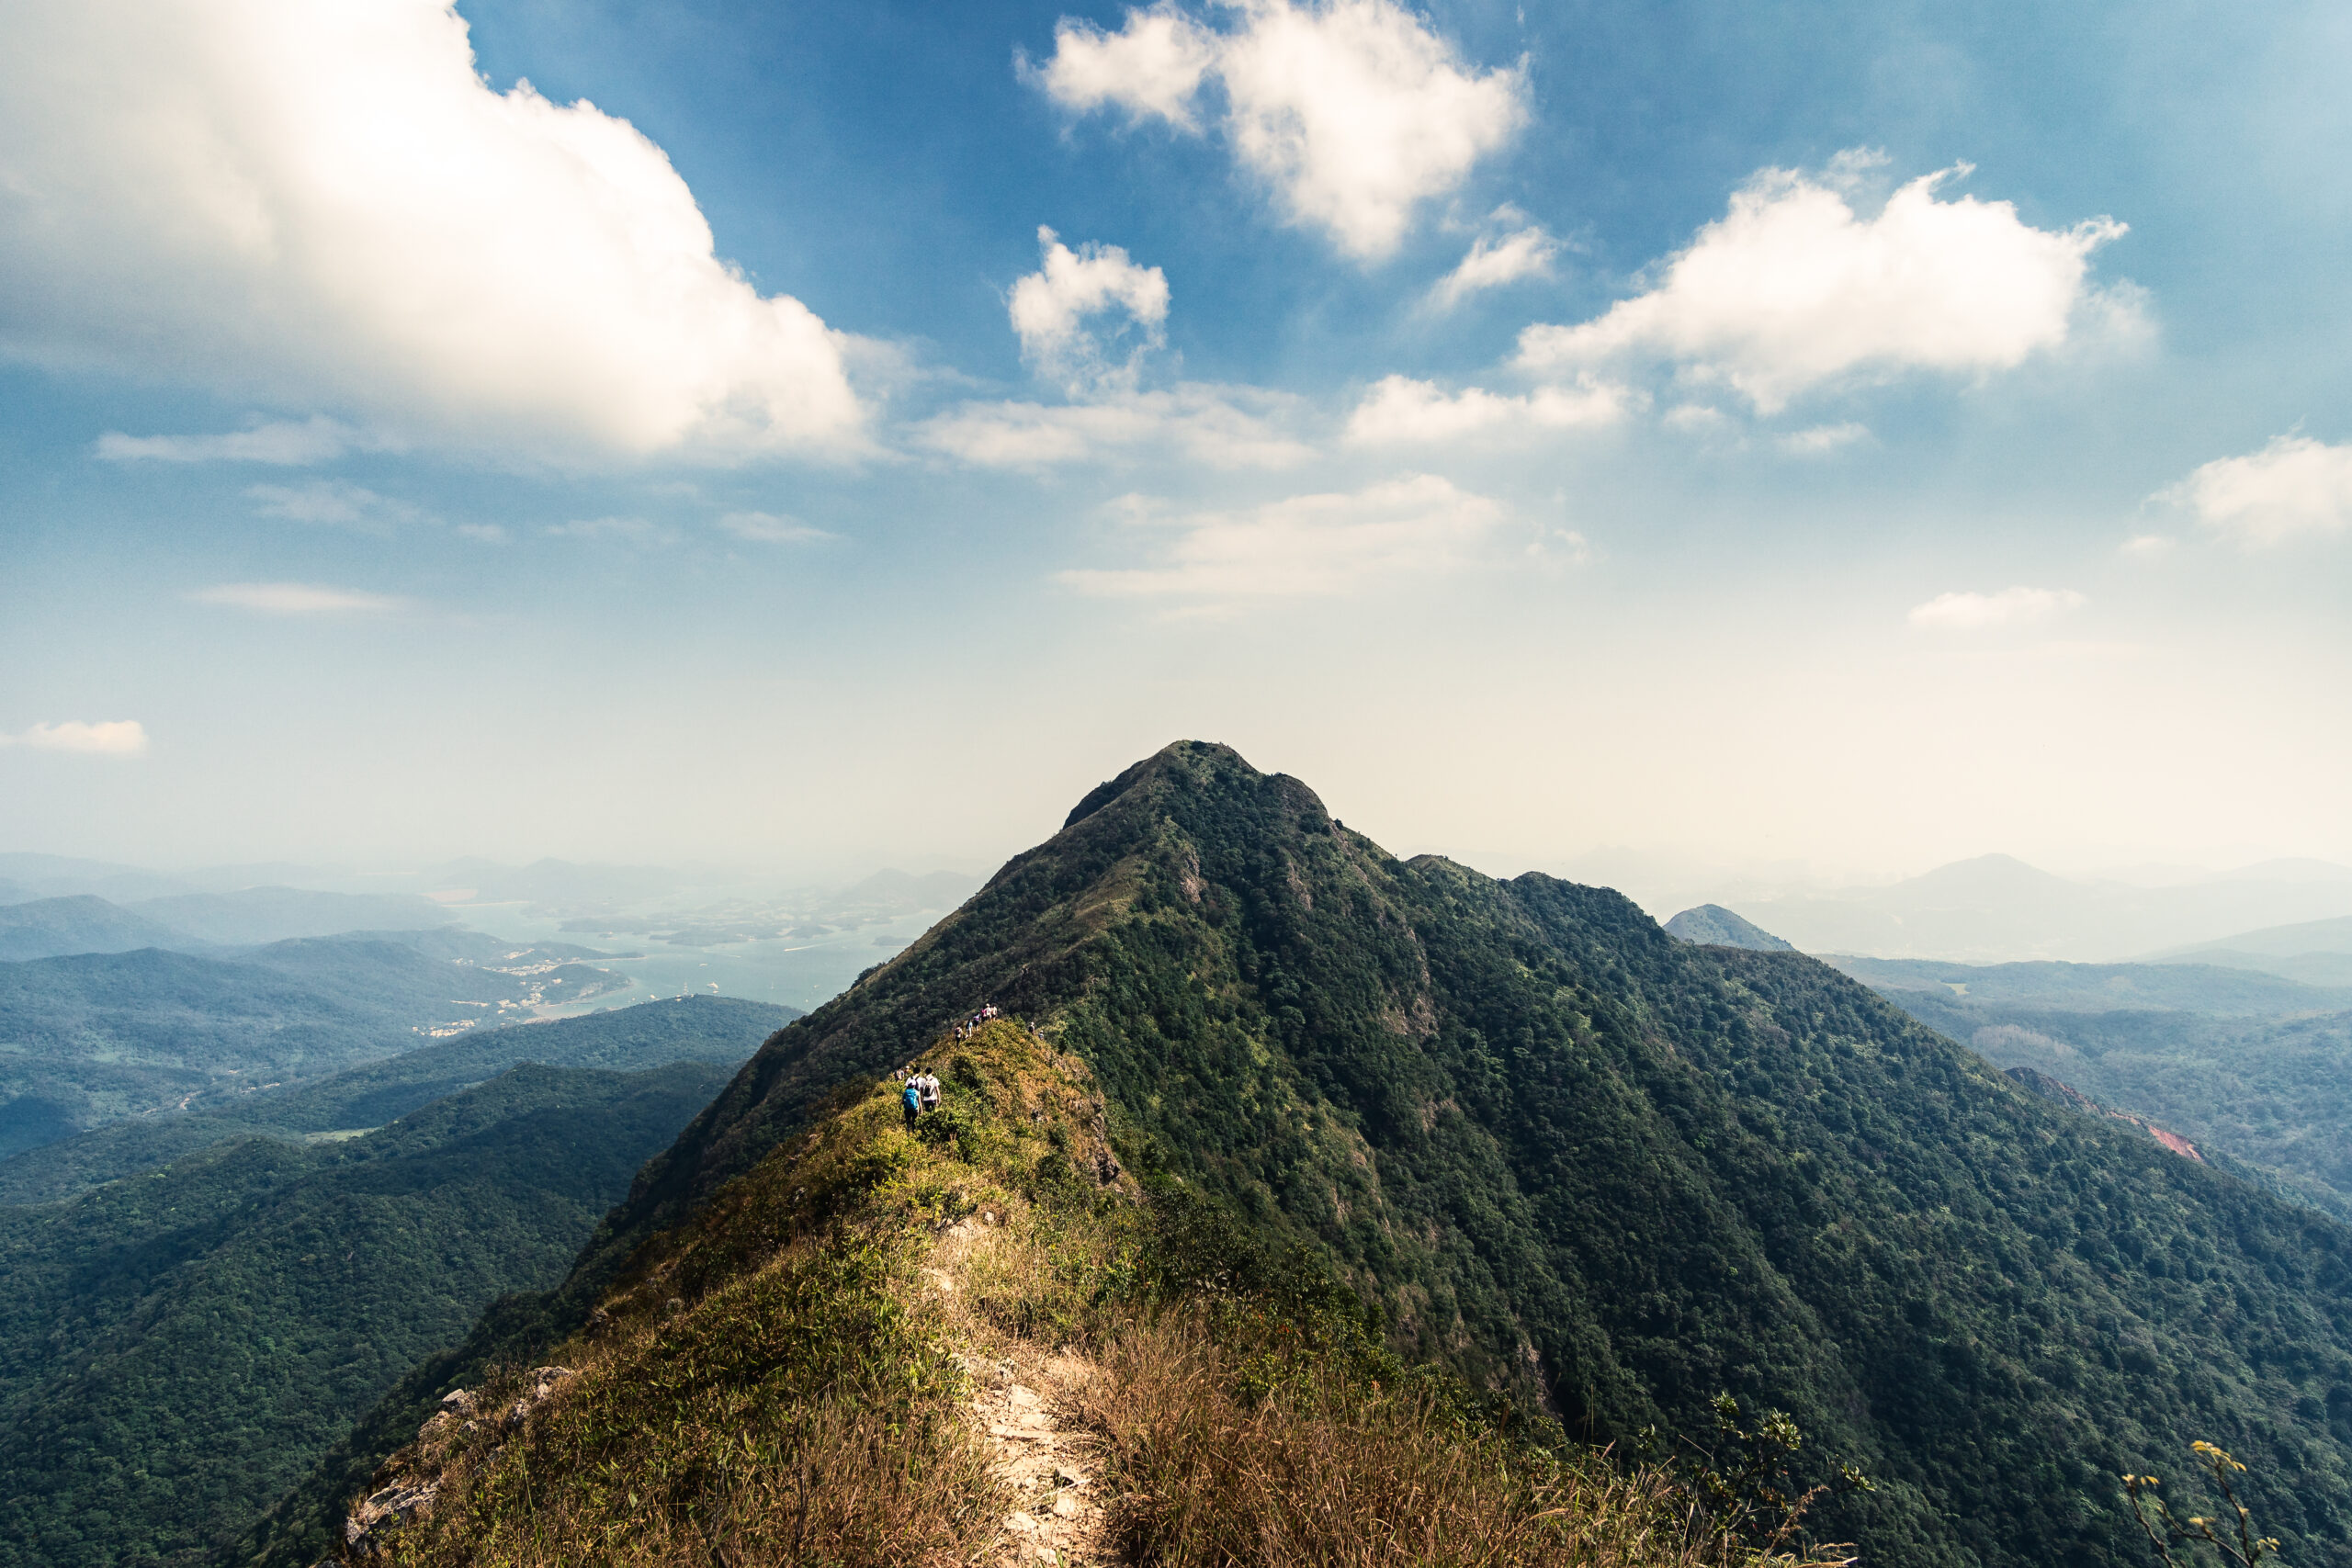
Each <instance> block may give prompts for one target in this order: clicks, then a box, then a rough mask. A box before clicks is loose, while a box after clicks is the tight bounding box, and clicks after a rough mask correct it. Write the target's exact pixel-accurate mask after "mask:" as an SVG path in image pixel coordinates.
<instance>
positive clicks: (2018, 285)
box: [1519, 153, 2131, 413]
mask: <svg viewBox="0 0 2352 1568" xmlns="http://www.w3.org/2000/svg"><path fill="white" fill-rule="evenodd" d="M1875 161H1876V160H1875V159H1874V158H1872V157H1871V156H1869V155H1864V154H1854V153H1849V154H1845V155H1842V156H1841V158H1840V159H1839V160H1838V162H1837V163H1836V164H1833V165H1832V167H1831V169H1830V171H1829V173H1828V174H1827V175H1824V176H1821V177H1817V178H1816V177H1814V176H1810V175H1804V174H1800V173H1797V172H1795V171H1792V170H1788V169H1767V170H1764V171H1763V172H1761V173H1760V174H1758V175H1756V177H1755V178H1754V179H1752V180H1750V181H1749V182H1748V184H1747V186H1745V187H1743V188H1742V189H1741V190H1739V191H1738V192H1737V193H1736V194H1735V195H1734V196H1733V197H1732V201H1731V209H1730V211H1729V212H1728V213H1727V214H1726V215H1725V216H1724V217H1723V218H1722V219H1720V220H1716V221H1715V222H1713V223H1710V224H1708V225H1707V226H1706V227H1705V228H1703V229H1702V230H1700V231H1699V233H1698V236H1697V238H1695V239H1694V240H1693V241H1692V242H1691V246H1690V248H1689V249H1687V250H1684V251H1682V252H1681V253H1679V254H1677V255H1674V256H1672V257H1670V258H1668V260H1667V261H1666V262H1665V263H1664V264H1663V265H1662V266H1661V267H1660V268H1659V269H1658V271H1657V277H1656V282H1655V285H1654V286H1653V287H1652V288H1650V289H1649V290H1648V291H1647V292H1646V293H1644V294H1641V295H1638V296H1636V297H1635V298H1634V299H1624V300H1620V301H1619V302H1618V303H1617V304H1616V305H1614V306H1612V307H1611V309H1610V310H1609V311H1608V313H1606V314H1605V315H1602V316H1600V317H1598V318H1597V319H1595V320H1593V321H1585V322H1582V323H1580V324H1578V325H1575V326H1552V325H1539V326H1532V327H1529V328H1528V329H1527V330H1526V331H1525V332H1524V333H1521V337H1520V354H1519V363H1520V365H1521V367H1522V368H1525V369H1529V370H1533V371H1537V372H1547V371H1557V370H1560V369H1563V368H1576V367H1592V366H1597V365H1601V364H1605V363H1611V362H1619V361H1629V360H1630V361H1638V360H1650V361H1664V362H1668V363H1672V364H1675V365H1678V366H1679V367H1681V368H1682V369H1683V370H1684V371H1685V373H1686V374H1688V375H1689V376H1691V378H1693V379H1696V380H1698V381H1701V382H1709V383H1722V384H1724V385H1728V386H1729V387H1731V388H1732V389H1735V390H1736V391H1737V392H1738V393H1739V394H1740V395H1741V396H1742V397H1744V398H1746V399H1747V401H1748V402H1749V403H1750V404H1752V405H1753V406H1754V407H1755V408H1756V409H1757V410H1758V411H1759V412H1764V413H1772V412H1777V411H1779V410H1780V409H1781V408H1782V407H1784V406H1785V405H1786V404H1787V403H1788V402H1789V401H1790V400H1792V399H1794V398H1796V397H1798V396H1800V395H1802V394H1804V393H1805V392H1807V391H1810V390H1813V389H1816V388H1821V387H1825V386H1830V385H1835V384H1838V383H1843V382H1850V381H1857V380H1872V379H1883V378H1888V377H1892V376H1894V375H1896V374H1899V373H1901V372H1904V371H1909V370H1933V371H1944V372H1975V373H1984V372H1988V371H1994V370H2002V369H2008V368H2011V367H2015V366H2017V365H2018V364H2019V363H2021V362H2022V361H2023V360H2024V359H2025V358H2026V357H2027V356H2028V355H2032V354H2035V353H2037V352H2042V351H2047V350H2051V349H2054V348H2056V347H2058V346H2059V345H2061V344H2064V343H2065V342H2066V340H2067V336H2068V333H2069V331H2070V328H2071V327H2072V326H2073V325H2074V324H2075V320H2076V317H2077V313H2078V312H2085V311H2089V312H2095V313H2098V315H2100V316H2101V317H2102V318H2111V317H2113V316H2115V315H2116V314H2117V313H2118V312H2119V311H2120V312H2122V313H2124V314H2127V315H2128V314H2129V313H2130V312H2131V305H2130V302H2129V300H2128V299H2122V298H2121V297H2120V296H2115V297H2110V296H2108V295H2102V294H2100V293H2098V291H2096V290H2094V289H2093V288H2091V287H2090V286H2089V284H2088V283H2087V281H2086V275H2087V273H2088V270H2089V265H2090V259H2089V258H2090V253H2091V252H2092V251H2093V250H2095V249H2097V248H2098V246H2099V245H2101V244H2103V243H2106V242H2107V241H2109V240H2111V239H2113V238H2115V237H2116V236H2117V235H2119V234H2121V233H2122V232H2123V225H2122V224H2120V223H2117V222H2115V221H2113V220H2110V219H2106V218H2098V219H2093V220H2089V221H2088V222H2085V223H2079V224H2077V225H2075V227H2074V228H2072V229H2067V230H2060V231H2052V230H2043V229H2036V228H2034V227H2032V226H2031V225H2030V224H2028V223H2025V222H2024V221H2022V220H2019V219H2018V214H2017V209H2016V208H2015V207H2013V206H2012V205H2011V204H2009V203H2008V202H2006V201H1979V200H1977V199H1976V198H1975V197H1958V198H1956V199H1953V200H1950V201H1943V200H1939V199H1938V198H1937V196H1936V191H1937V187H1938V186H1941V185H1942V184H1944V183H1945V182H1946V181H1947V180H1950V179H1951V178H1954V177H1955V176H1957V175H1963V174H1965V173H1967V165H1965V164H1962V165H1957V166H1955V167H1954V168H1951V169H1946V170H1943V171H1941V172H1939V173H1937V174H1932V175H1925V176H1923V177H1921V178H1919V179H1916V180H1913V181H1911V182H1910V183H1909V184H1907V185H1905V186H1902V187H1901V188H1899V189H1897V190H1896V191H1895V192H1894V195H1893V196H1891V197H1888V199H1887V201H1886V204H1885V206H1884V207H1883V209H1881V210H1880V211H1879V213H1878V214H1877V215H1876V216H1875V217H1870V218H1865V217H1862V216H1860V215H1859V214H1858V213H1857V212H1856V211H1855V209H1854V207H1853V206H1852V204H1851V202H1850V201H1849V197H1850V195H1851V194H1852V187H1853V186H1854V184H1855V182H1856V179H1857V176H1858V175H1859V174H1860V171H1862V170H1864V169H1865V168H1867V167H1868V166H1869V164H1871V163H1872V162H1875ZM2108 325H2109V327H2112V325H2113V322H2112V321H2109V322H2108Z"/></svg>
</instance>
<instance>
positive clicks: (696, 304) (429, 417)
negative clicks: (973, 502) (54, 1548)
mask: <svg viewBox="0 0 2352 1568" xmlns="http://www.w3.org/2000/svg"><path fill="white" fill-rule="evenodd" d="M8 18H9V19H8V20H7V22H6V25H5V28H0V352H5V353H7V354H9V355H14V356H16V357H19V358H24V359H29V360H32V361H35V362H38V363H42V364H47V365H51V366H65V367H76V366H100V367H108V368H114V369H126V370H129V371H131V372H134V373H137V374H141V375H147V376H155V377H163V378H177V379H180V380H183V381H186V382H190V383H194V384H198V385H202V386H206V387H210V388H214V389H220V390H222V391H226V392H230V393H233V394H236V395H254V396H256V397H259V398H262V399H264V400H267V401H270V402H273V403H276V404H277V405H278V406H281V407H282V406H287V405H289V404H293V405H300V404H308V405H311V406H313V407H324V408H328V409H335V410H342V411H347V412H350V413H353V414H356V415H357V416H359V417H360V418H362V419H363V420H364V421H365V422H366V423H368V424H371V425H378V426H380V427H382V428H383V429H385V430H387V431H390V432H395V433H400V434H405V435H411V436H413V437H415V438H417V439H420V440H431V441H433V442H435V443H436V444H439V445H443V446H454V447H458V448H466V449H471V450H475V451H484V452H491V453H495V454H499V455H501V456H507V455H513V454H516V453H521V454H525V455H528V456H534V457H552V458H559V459H560V458H568V457H598V458H603V457H612V456H616V455H618V456H639V455H646V454H653V453H673V454H684V455H688V456H695V457H741V456H744V455H749V454H757V453H768V452H777V451H810V452H823V453H838V452H842V451H844V450H850V449H855V448H857V447H858V446H860V444H861V442H862V441H863V436H862V434H861V424H862V420H863V411H862V409H861V406H860V404H859V401H858V399H857V397H856V396H855V394H854V391H853V390H852V389H851V386H850V383H849V380H848V378H847V377H846V375H845V374H844V371H843V367H842V342H841V340H840V339H839V338H838V336H837V335H836V334H834V333H831V332H829V331H828V330H827V328H826V326H825V324H824V323H823V322H822V321H820V320H818V318H817V317H816V316H815V315H814V314H812V313H811V312H810V311H809V310H808V309H807V308H806V307H805V306H803V305H802V304H801V303H800V302H799V301H798V300H797V299H791V298H789V297H786V296H781V295H779V296H774V297H770V298H766V299H763V298H761V297H760V295H759V294H758V292H757V291H756V290H755V289H754V288H752V285H751V283H750V282H748V281H747V280H746V279H745V278H744V277H743V276H742V275H741V273H740V272H738V271H737V270H735V269H734V268H733V267H731V266H730V265H728V264H726V263H723V262H721V261H720V260H718V257H717V256H716V255H715V254H714V252H713V241H712V235H711V231H710V226H709V224H708V223H707V221H706V220H705V219H704V217H703V215H702V213H701V211H700V209H698V208H697V207H696V205H695V198H694V196H693V193H692V192H690V191H689V190H688V189H687V188H686V185H685V182H684V180H683V179H681V178H680V177H679V175H678V174H677V171H676V170H675V169H673V167H672V166H671V164H670V161H669V159H668V158H667V157H666V156H665V155H664V154H663V152H662V150H661V149H660V148H659V147H656V146H655V145H654V144H653V143H652V142H651V141H648V140H647V139H646V138H645V137H644V136H642V135H641V134H639V132H638V131H637V130H636V129H635V128H634V127H632V126H631V125H629V124H628V122H627V121H626V120H622V119H618V118H614V117H612V116H610V115H607V114H605V113H603V112H602V111H600V110H598V109H597V108H596V107H594V106H593V105H591V104H588V103H585V102H582V103H577V104H573V105H571V106H568V107H565V106H559V105H556V104H553V103H550V102H549V101H548V100H547V99H545V98H543V97H541V96H539V95H538V94H537V92H535V91H533V90H532V89H531V87H530V86H529V85H527V84H517V85H515V87H514V88H513V89H512V90H511V91H509V92H505V93H499V92H496V91H493V90H492V88H491V87H490V86H489V85H487V84H486V83H484V82H483V81H482V80H481V77H480V76H479V75H478V74H477V73H476V69H475V62H474V59H473V55H472V52H471V49H470V46H469V40H468V36H467V28H466V24H465V22H464V21H463V20H462V19H461V18H460V17H458V14H457V11H456V9H455V8H454V6H452V5H450V4H447V0H442V3H433V0H338V3H337V4H334V5H327V6H321V5H313V4H311V3H310V0H243V3H241V4H238V5H233V6H220V5H214V4H206V3H204V0H82V3H79V4H74V5H64V6H32V7H22V6H19V7H14V8H12V9H11V10H10V11H9V13H8ZM287 428H288V427H265V432H268V431H271V430H275V431H276V432H277V434H279V435H283V434H285V431H286V430H287ZM292 428H294V429H300V428H303V427H292ZM272 439H275V437H273V436H269V435H266V434H265V433H264V432H243V433H239V434H234V435H230V436H222V437H147V438H139V437H130V436H123V437H119V439H118V438H111V437H110V438H108V440H107V442H105V443H103V444H102V446H101V450H103V451H107V453H108V455H110V456H116V457H161V458H166V459H172V460H180V461H189V460H196V459H198V458H201V457H243V458H244V459H246V460H253V461H273V460H274V461H316V460H319V454H321V453H322V452H324V451H325V449H326V448H327V447H328V446H332V445H333V443H332V441H331V440H330V439H329V438H327V437H326V436H324V435H320V436H314V437H310V438H302V437H290V436H289V437H288V438H287V439H286V440H285V442H284V443H283V444H281V445H278V446H275V447H273V446H272V445H271V442H272ZM305 439H308V440H309V445H307V446H306V445H305ZM273 451H274V452H276V453H277V456H275V457H273V456H271V453H272V452H273Z"/></svg>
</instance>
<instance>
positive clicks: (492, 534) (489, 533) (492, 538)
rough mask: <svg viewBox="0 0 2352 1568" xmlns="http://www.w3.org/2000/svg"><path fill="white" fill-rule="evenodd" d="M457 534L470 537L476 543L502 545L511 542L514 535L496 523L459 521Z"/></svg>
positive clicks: (460, 536) (463, 537) (466, 537)
mask: <svg viewBox="0 0 2352 1568" xmlns="http://www.w3.org/2000/svg"><path fill="white" fill-rule="evenodd" d="M458 537H459V538H461V539H471V540H472V541H473V542H474V543H475V544H477V545H503V544H509V543H511V542H513V539H514V536H513V535H511V534H509V533H508V532H507V531H506V529H505V527H504V525H502V524H497V523H460V524H458Z"/></svg>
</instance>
